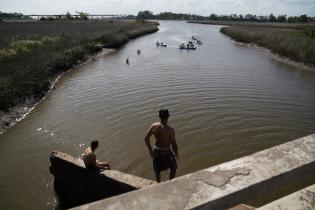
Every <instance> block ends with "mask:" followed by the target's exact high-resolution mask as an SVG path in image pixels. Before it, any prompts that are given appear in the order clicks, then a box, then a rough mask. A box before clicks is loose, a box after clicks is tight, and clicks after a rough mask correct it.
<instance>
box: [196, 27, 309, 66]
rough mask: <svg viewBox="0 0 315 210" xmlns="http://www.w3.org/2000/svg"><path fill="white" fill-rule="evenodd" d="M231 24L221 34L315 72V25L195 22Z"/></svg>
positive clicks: (222, 29)
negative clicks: (264, 49) (260, 48)
mask: <svg viewBox="0 0 315 210" xmlns="http://www.w3.org/2000/svg"><path fill="white" fill-rule="evenodd" d="M193 23H203V24H215V25H230V27H223V28H221V32H222V33H223V34H225V35H227V36H229V37H231V38H232V39H234V40H235V41H238V42H242V43H248V44H254V45H257V46H259V47H264V48H267V49H269V50H271V52H272V53H274V54H276V55H279V56H282V57H284V58H288V59H289V60H292V61H294V62H297V63H300V64H303V65H305V66H306V67H309V69H315V25H314V24H298V23H293V24H289V23H257V22H224V21H214V22H211V21H210V22H193Z"/></svg>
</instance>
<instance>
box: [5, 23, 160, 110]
mask: <svg viewBox="0 0 315 210" xmlns="http://www.w3.org/2000/svg"><path fill="white" fill-rule="evenodd" d="M157 30H158V28H157V26H156V24H153V23H143V22H136V21H77V22H75V21H69V22H65V21H62V22H0V110H2V111H8V110H9V109H10V108H11V107H13V106H15V105H16V104H19V103H23V101H25V100H26V99H27V98H30V97H32V98H35V99H36V100H39V99H40V98H42V97H43V96H44V95H45V93H46V92H47V90H48V89H49V87H50V78H53V77H55V76H56V75H58V74H59V73H61V72H63V71H66V70H68V69H70V68H71V67H73V66H74V65H76V64H78V63H79V62H81V61H84V60H86V59H87V58H88V56H89V55H92V54H94V53H96V52H98V51H100V50H101V49H102V48H103V47H108V48H109V47H110V48H118V47H120V46H122V45H123V44H125V43H127V42H128V41H129V39H132V38H136V37H138V36H140V35H143V34H147V33H151V32H155V31H157ZM36 100H35V101H36Z"/></svg>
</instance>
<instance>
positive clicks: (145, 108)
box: [0, 21, 315, 209]
mask: <svg viewBox="0 0 315 210" xmlns="http://www.w3.org/2000/svg"><path fill="white" fill-rule="evenodd" d="M219 30H220V26H212V25H198V24H188V23H185V22H163V21H162V22H161V25H160V30H159V31H158V32H157V33H154V34H150V35H146V36H143V37H140V38H138V39H136V40H133V41H130V42H129V43H128V44H127V45H125V46H124V47H122V48H121V49H120V50H118V51H114V52H111V53H109V54H108V55H100V57H99V58H98V59H95V60H94V61H92V62H90V63H87V64H84V65H82V66H80V67H77V68H75V69H74V70H73V71H71V75H70V74H66V75H65V76H64V77H63V78H61V79H60V81H59V82H58V84H57V85H56V90H55V91H52V92H50V93H49V94H48V96H47V98H46V99H45V100H44V101H43V102H42V103H40V104H39V105H38V106H37V107H36V108H35V109H34V110H33V111H32V112H31V113H30V114H29V115H28V116H27V117H26V118H25V119H24V120H22V121H21V122H19V123H18V124H17V125H16V126H14V127H13V128H11V129H9V130H7V132H5V133H4V134H3V135H2V136H0V159H1V164H0V172H1V173H0V209H52V208H54V206H55V205H56V201H55V198H54V190H53V177H52V176H51V175H50V174H49V170H48V167H49V155H50V153H51V152H52V151H53V150H58V151H62V152H65V153H68V154H70V155H73V156H76V157H79V156H80V154H81V153H82V152H83V151H84V149H85V147H86V146H88V144H89V142H90V141H91V140H93V139H99V141H100V148H99V149H98V151H97V152H96V154H97V156H98V158H99V159H103V160H106V161H109V162H110V163H111V166H112V168H113V169H117V170H120V171H123V172H127V173H131V174H135V175H138V176H142V177H145V178H149V179H154V175H153V170H152V163H151V159H150V157H149V154H148V151H147V148H146V146H145V144H144V140H143V139H144V135H145V134H146V131H147V129H148V127H149V126H150V124H151V123H153V122H155V121H158V120H159V119H158V110H159V109H160V108H161V107H165V108H168V109H169V110H170V114H171V117H170V120H169V123H170V125H171V126H173V127H174V128H175V130H176V139H177V143H178V145H179V153H180V159H179V161H178V176H180V175H184V174H187V173H190V172H193V171H196V170H199V169H203V168H206V167H209V166H213V165H215V164H218V163H222V162H225V161H228V160H232V159H235V158H238V157H241V156H244V155H247V154H251V153H254V152H256V151H259V150H262V149H264V148H268V147H271V146H274V145H278V144H281V143H284V142H286V141H289V140H293V139H295V138H298V137H302V136H305V135H308V134H310V133H314V132H315V126H314V125H315V74H314V73H312V72H307V71H302V70H300V69H297V68H295V67H292V66H289V65H286V64H284V63H280V62H278V61H276V60H275V59H273V58H272V57H271V56H268V54H266V53H265V52H264V51H263V50H260V49H257V48H251V47H246V46H244V45H240V44H237V43H235V42H234V41H232V40H231V39H229V38H228V37H226V36H224V35H223V34H221V33H220V32H219ZM192 35H195V36H197V37H199V38H200V39H201V40H202V41H203V45H202V46H199V47H198V48H197V50H195V51H187V50H179V49H178V46H177V44H178V43H179V42H181V41H185V40H189V39H190V37H191V36H192ZM156 41H164V42H166V43H167V44H168V46H167V48H157V47H156V45H155V42H156ZM137 49H141V50H142V54H141V55H139V56H138V55H137V54H136V51H137ZM127 57H129V60H130V65H129V66H128V65H126V63H125V59H126V58H127ZM152 140H153V139H152ZM166 178H167V174H166V173H164V176H163V179H164V180H165V179H166Z"/></svg>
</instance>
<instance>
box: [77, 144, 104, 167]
mask: <svg viewBox="0 0 315 210" xmlns="http://www.w3.org/2000/svg"><path fill="white" fill-rule="evenodd" d="M97 147H98V141H97V140H94V141H92V142H91V147H88V148H87V149H86V150H85V152H84V154H83V157H82V159H83V161H84V164H85V167H86V168H87V169H89V170H98V169H108V170H109V169H110V166H109V164H108V163H106V162H100V161H99V160H97V159H96V155H95V154H94V152H95V150H96V149H97Z"/></svg>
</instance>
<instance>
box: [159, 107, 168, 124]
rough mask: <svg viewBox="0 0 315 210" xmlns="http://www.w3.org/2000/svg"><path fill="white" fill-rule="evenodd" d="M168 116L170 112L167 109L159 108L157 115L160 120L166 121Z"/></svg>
mask: <svg viewBox="0 0 315 210" xmlns="http://www.w3.org/2000/svg"><path fill="white" fill-rule="evenodd" d="M169 116H170V113H169V112H168V110H167V109H164V108H162V109H160V111H159V117H160V119H161V121H166V122H167V120H168V118H169Z"/></svg>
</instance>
